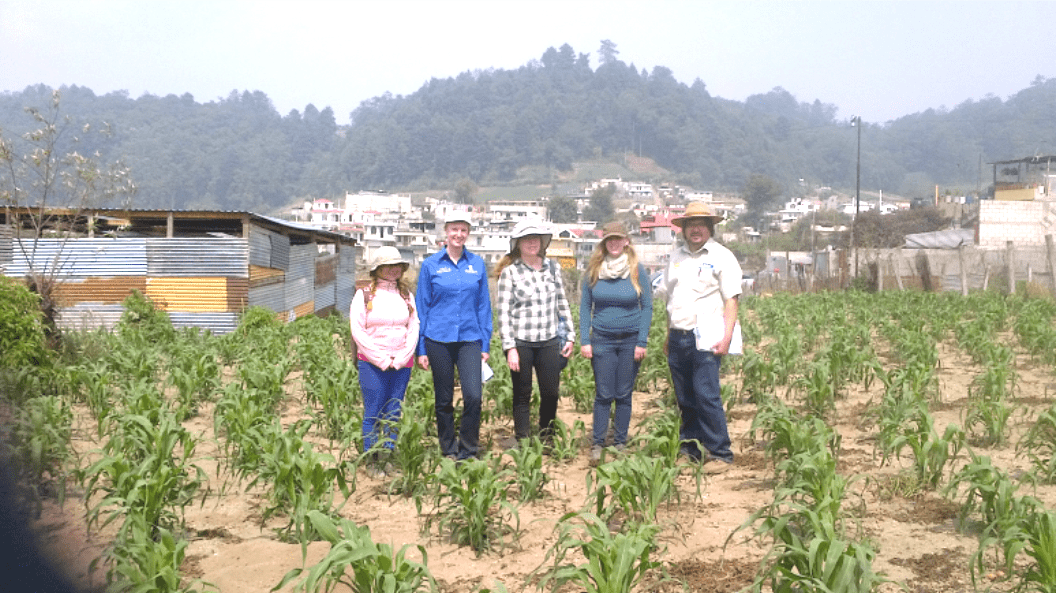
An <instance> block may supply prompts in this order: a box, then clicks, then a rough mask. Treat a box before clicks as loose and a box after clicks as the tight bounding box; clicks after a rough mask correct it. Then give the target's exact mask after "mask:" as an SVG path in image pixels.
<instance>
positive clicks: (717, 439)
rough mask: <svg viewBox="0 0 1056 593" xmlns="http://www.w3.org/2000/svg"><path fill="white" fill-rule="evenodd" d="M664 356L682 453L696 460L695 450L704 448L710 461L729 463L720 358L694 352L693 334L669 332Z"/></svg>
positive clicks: (729, 451)
mask: <svg viewBox="0 0 1056 593" xmlns="http://www.w3.org/2000/svg"><path fill="white" fill-rule="evenodd" d="M667 352H668V354H667V364H668V366H669V367H671V384H672V387H674V389H675V396H676V397H677V398H678V408H679V410H680V411H681V412H682V427H681V428H680V429H679V437H680V438H681V439H682V441H683V443H682V447H683V451H685V452H686V453H687V454H689V455H691V456H693V457H697V458H699V457H700V449H699V448H698V447H703V448H704V450H705V451H707V452H708V454H709V455H710V456H711V457H714V458H716V459H721V460H722V461H726V462H728V463H732V462H733V451H731V450H730V433H729V431H728V430H727V428H726V412H725V410H723V407H722V393H721V392H720V390H719V365H720V364H722V357H721V356H716V355H715V354H713V353H711V352H704V351H701V350H697V343H696V338H694V337H693V332H691V331H683V330H676V329H672V330H671V333H670V337H669V338H668V342H667Z"/></svg>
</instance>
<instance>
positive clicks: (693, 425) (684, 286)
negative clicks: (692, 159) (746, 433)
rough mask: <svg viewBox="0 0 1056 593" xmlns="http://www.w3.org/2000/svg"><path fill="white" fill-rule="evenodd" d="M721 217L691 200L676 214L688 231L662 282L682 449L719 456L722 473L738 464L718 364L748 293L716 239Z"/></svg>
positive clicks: (701, 456) (696, 454) (687, 453)
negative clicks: (739, 305)
mask: <svg viewBox="0 0 1056 593" xmlns="http://www.w3.org/2000/svg"><path fill="white" fill-rule="evenodd" d="M721 220H722V215H718V214H714V213H713V212H712V211H711V209H710V208H709V207H708V206H707V205H705V204H703V203H701V202H692V203H690V204H689V205H687V206H686V212H685V214H684V215H682V216H679V217H677V218H674V219H672V221H671V223H672V224H674V225H676V226H678V227H680V228H681V229H682V235H683V238H684V240H685V242H684V244H683V245H681V246H680V247H678V248H677V249H675V250H674V251H673V252H672V253H671V259H670V261H669V262H668V264H667V268H666V269H665V270H664V280H663V282H664V286H663V288H664V292H666V293H667V317H668V334H667V341H666V342H665V345H666V349H667V363H668V365H669V366H670V367H671V380H672V387H674V389H675V395H676V397H677V398H678V407H679V410H680V411H681V413H682V425H681V428H680V430H679V436H680V438H681V439H682V453H683V454H684V455H685V456H687V457H689V458H691V459H693V460H696V461H705V462H713V463H714V465H713V466H712V467H713V468H714V469H715V470H716V471H721V470H723V469H726V468H728V467H729V466H730V465H731V464H732V463H733V451H732V450H731V449H730V435H729V431H728V430H727V427H726V413H725V411H724V410H723V405H722V395H721V391H720V386H719V366H720V365H721V364H722V356H723V355H724V354H726V353H727V352H729V349H730V341H731V340H732V339H733V331H734V326H735V324H736V323H737V299H738V297H739V296H740V294H741V266H740V264H739V263H737V258H736V257H735V256H734V255H733V253H732V252H730V250H729V249H727V248H725V247H723V246H722V245H720V244H719V243H717V242H716V241H715V240H714V238H713V236H714V234H715V223H716V222H719V221H721ZM705 453H706V454H707V457H704V454H705Z"/></svg>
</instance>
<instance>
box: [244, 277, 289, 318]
mask: <svg viewBox="0 0 1056 593" xmlns="http://www.w3.org/2000/svg"><path fill="white" fill-rule="evenodd" d="M249 306H250V307H264V308H265V309H271V310H272V311H276V312H281V311H285V310H286V284H285V283H283V282H280V283H277V284H267V285H265V286H255V287H253V288H250V289H249Z"/></svg>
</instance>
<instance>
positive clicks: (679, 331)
mask: <svg viewBox="0 0 1056 593" xmlns="http://www.w3.org/2000/svg"><path fill="white" fill-rule="evenodd" d="M692 334H693V330H691V329H675V328H671V335H672V336H688V335H692Z"/></svg>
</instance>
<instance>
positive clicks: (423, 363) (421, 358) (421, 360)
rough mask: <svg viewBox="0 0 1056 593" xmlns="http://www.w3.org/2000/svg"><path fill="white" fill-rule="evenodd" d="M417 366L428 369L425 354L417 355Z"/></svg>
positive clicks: (427, 359) (427, 358)
mask: <svg viewBox="0 0 1056 593" xmlns="http://www.w3.org/2000/svg"><path fill="white" fill-rule="evenodd" d="M418 366H420V367H422V368H423V369H425V370H427V371H428V370H429V357H428V356H425V355H424V354H423V355H422V356H419V357H418Z"/></svg>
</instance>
